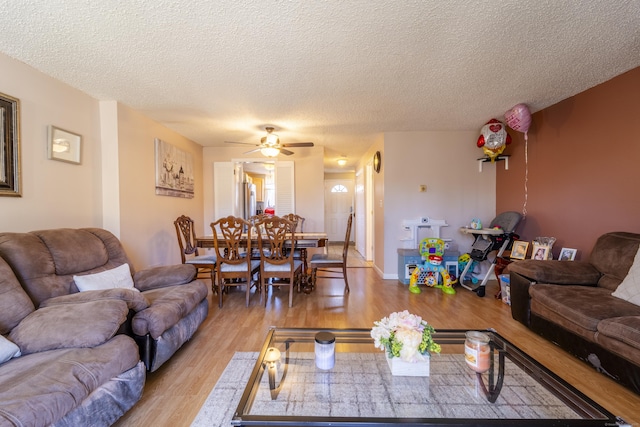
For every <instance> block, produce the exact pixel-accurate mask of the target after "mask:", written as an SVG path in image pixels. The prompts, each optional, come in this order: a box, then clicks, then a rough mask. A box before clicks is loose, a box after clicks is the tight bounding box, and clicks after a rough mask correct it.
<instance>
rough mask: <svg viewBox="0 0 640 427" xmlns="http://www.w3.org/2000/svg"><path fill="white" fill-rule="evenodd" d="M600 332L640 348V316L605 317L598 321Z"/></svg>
mask: <svg viewBox="0 0 640 427" xmlns="http://www.w3.org/2000/svg"><path fill="white" fill-rule="evenodd" d="M598 332H599V333H601V334H602V335H606V336H607V337H610V338H614V339H617V340H619V341H622V342H624V343H625V344H628V345H630V346H631V347H634V348H636V349H638V350H640V316H626V317H614V318H611V319H605V320H603V321H602V322H600V323H598Z"/></svg>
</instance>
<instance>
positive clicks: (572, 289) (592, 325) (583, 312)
mask: <svg viewBox="0 0 640 427" xmlns="http://www.w3.org/2000/svg"><path fill="white" fill-rule="evenodd" d="M544 262H549V261H544ZM562 262H566V263H569V261H562ZM529 295H530V296H531V300H532V301H531V311H532V313H537V314H542V312H543V311H544V312H545V315H543V317H545V318H548V317H549V315H550V314H549V313H552V314H553V316H557V317H558V318H557V319H548V320H552V321H556V322H558V323H563V324H564V323H572V324H574V325H577V326H579V327H581V328H584V329H586V330H589V331H593V332H595V331H596V330H597V327H598V323H600V321H601V320H603V319H609V318H612V317H618V316H640V307H638V306H636V305H633V304H630V303H628V302H626V301H623V300H621V299H619V298H615V297H613V296H611V291H609V290H607V289H603V288H599V287H590V286H557V285H545V284H536V285H533V286H531V287H530V288H529ZM544 309H546V310H544ZM565 326H566V325H565ZM567 329H570V330H572V328H567Z"/></svg>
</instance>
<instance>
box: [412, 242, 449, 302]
mask: <svg viewBox="0 0 640 427" xmlns="http://www.w3.org/2000/svg"><path fill="white" fill-rule="evenodd" d="M419 251H420V255H422V257H423V258H424V259H425V262H424V263H423V264H421V265H418V266H416V268H415V269H414V270H413V273H411V277H410V278H409V291H410V292H412V293H414V294H419V293H420V292H421V291H420V288H419V287H418V284H419V283H420V282H424V284H425V285H426V286H429V287H433V288H438V289H442V292H444V293H446V294H455V293H456V291H455V289H453V280H452V279H451V276H450V275H449V272H448V271H447V269H446V268H444V266H443V265H442V259H443V258H442V256H443V254H444V240H442V239H437V238H426V239H422V241H421V242H420V247H419ZM440 278H441V279H442V280H440ZM421 279H422V280H421ZM440 282H441V284H440Z"/></svg>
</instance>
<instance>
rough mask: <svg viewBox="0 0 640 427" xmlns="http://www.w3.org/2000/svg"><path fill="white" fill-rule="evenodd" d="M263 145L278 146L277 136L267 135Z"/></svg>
mask: <svg viewBox="0 0 640 427" xmlns="http://www.w3.org/2000/svg"><path fill="white" fill-rule="evenodd" d="M265 143H266V144H267V145H278V143H280V140H279V138H278V135H276V134H275V133H270V134H269V135H267V139H266V141H265Z"/></svg>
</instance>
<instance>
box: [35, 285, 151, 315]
mask: <svg viewBox="0 0 640 427" xmlns="http://www.w3.org/2000/svg"><path fill="white" fill-rule="evenodd" d="M107 300H118V301H124V302H126V303H127V307H129V310H133V311H140V310H144V309H145V308H147V307H149V302H148V301H147V299H146V298H145V297H144V294H143V293H142V292H140V291H138V290H137V289H125V288H113V289H104V290H101V291H86V292H76V293H75V294H70V295H61V296H59V297H54V298H50V299H48V300H46V301H44V302H43V303H42V304H40V308H43V307H51V306H53V305H61V304H67V305H73V304H77V303H80V302H89V301H107Z"/></svg>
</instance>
